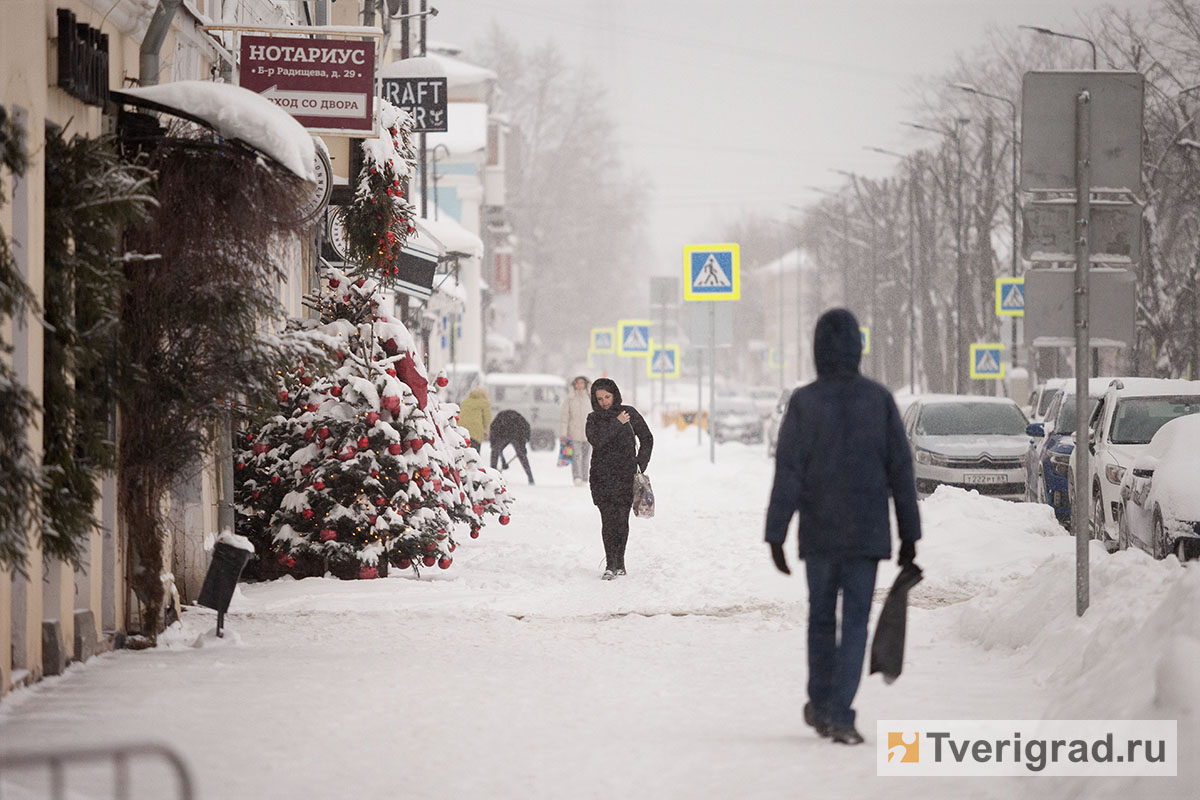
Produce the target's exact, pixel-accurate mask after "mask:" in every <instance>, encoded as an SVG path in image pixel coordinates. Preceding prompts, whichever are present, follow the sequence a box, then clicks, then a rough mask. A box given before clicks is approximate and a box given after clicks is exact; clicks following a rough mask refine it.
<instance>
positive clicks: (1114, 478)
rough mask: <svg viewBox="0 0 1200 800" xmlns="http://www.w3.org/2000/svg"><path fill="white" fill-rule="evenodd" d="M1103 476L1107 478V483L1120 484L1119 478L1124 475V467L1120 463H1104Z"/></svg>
mask: <svg viewBox="0 0 1200 800" xmlns="http://www.w3.org/2000/svg"><path fill="white" fill-rule="evenodd" d="M1104 477H1106V478H1108V482H1109V483H1113V484H1116V485H1117V486H1120V485H1121V479H1122V478H1124V477H1125V468H1124V467H1122V466H1121V465H1120V464H1105V465H1104Z"/></svg>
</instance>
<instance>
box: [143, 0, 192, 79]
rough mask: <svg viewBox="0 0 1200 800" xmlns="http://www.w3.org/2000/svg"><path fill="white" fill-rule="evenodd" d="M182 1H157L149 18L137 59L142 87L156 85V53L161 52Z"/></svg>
mask: <svg viewBox="0 0 1200 800" xmlns="http://www.w3.org/2000/svg"><path fill="white" fill-rule="evenodd" d="M182 3H183V0H158V7H157V8H155V9H154V16H153V17H151V18H150V27H148V28H146V35H145V37H144V38H143V39H142V47H141V50H140V57H139V59H138V76H139V79H140V81H141V85H142V86H155V85H157V84H158V53H159V51H160V50H162V46H163V42H164V41H166V39H167V31H169V30H171V20H173V19H175V12H176V11H177V10H178V9H179V6H180V5H181V4H182Z"/></svg>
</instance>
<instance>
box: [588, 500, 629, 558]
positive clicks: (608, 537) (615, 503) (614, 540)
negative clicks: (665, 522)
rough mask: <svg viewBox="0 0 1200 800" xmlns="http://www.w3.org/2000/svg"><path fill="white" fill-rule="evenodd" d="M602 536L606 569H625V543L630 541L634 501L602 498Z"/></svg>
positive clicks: (599, 504) (600, 506) (598, 504)
mask: <svg viewBox="0 0 1200 800" xmlns="http://www.w3.org/2000/svg"><path fill="white" fill-rule="evenodd" d="M596 505H597V506H598V507H599V509H600V536H601V537H602V538H603V539H604V566H605V569H625V543H626V542H628V541H629V510H630V509H631V508H632V507H633V503H632V501H629V500H618V499H612V498H602V499H601V500H600V501H599V502H597V503H596Z"/></svg>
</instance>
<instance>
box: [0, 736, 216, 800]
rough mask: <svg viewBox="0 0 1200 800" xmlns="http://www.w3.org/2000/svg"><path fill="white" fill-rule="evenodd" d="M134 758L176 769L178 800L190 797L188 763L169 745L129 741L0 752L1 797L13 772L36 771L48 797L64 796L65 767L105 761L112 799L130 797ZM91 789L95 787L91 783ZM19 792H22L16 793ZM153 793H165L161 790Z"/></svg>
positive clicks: (52, 799)
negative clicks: (109, 769)
mask: <svg viewBox="0 0 1200 800" xmlns="http://www.w3.org/2000/svg"><path fill="white" fill-rule="evenodd" d="M136 759H160V760H162V761H164V762H166V764H167V765H169V766H170V767H171V768H172V769H173V770H174V772H175V776H176V778H177V779H178V784H177V786H178V792H177V793H176V794H175V795H174V797H175V798H177V800H193V798H194V797H195V793H194V792H193V789H192V776H191V774H190V773H189V772H188V768H187V764H185V763H184V761H183V759H182V758H181V757H180V756H179V754H178V753H176V752H175V751H174V750H172V749H171V748H169V747H166V746H165V745H159V744H129V745H115V746H111V747H80V748H73V749H61V750H40V751H39V750H30V751H27V752H22V753H7V754H4V753H0V800H2V798H3V794H4V779H5V778H6V777H7V778H12V777H15V774H16V773H24V774H32V775H34V776H36V775H38V774H39V773H40V774H41V775H43V776H47V777H49V780H50V785H49V794H48V795H47V797H48V798H50V800H65V798H66V794H65V792H66V788H67V770H68V769H70V768H72V767H78V766H80V765H83V764H88V763H95V762H104V761H108V762H110V763H111V765H112V777H113V782H112V797H113V800H130V798H131V795H130V788H131V786H132V782H131V780H130V769H129V768H130V762H131V761H134V760H136ZM89 788H90V789H95V788H97V787H95V786H90V787H89ZM18 796H21V795H18ZM155 796H156V797H160V798H163V797H166V796H165V795H162V794H157V795H155Z"/></svg>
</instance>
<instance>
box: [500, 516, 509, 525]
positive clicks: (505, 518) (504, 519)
mask: <svg viewBox="0 0 1200 800" xmlns="http://www.w3.org/2000/svg"><path fill="white" fill-rule="evenodd" d="M508 521H509V516H508V514H501V515H500V524H501V525H507V524H508Z"/></svg>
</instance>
